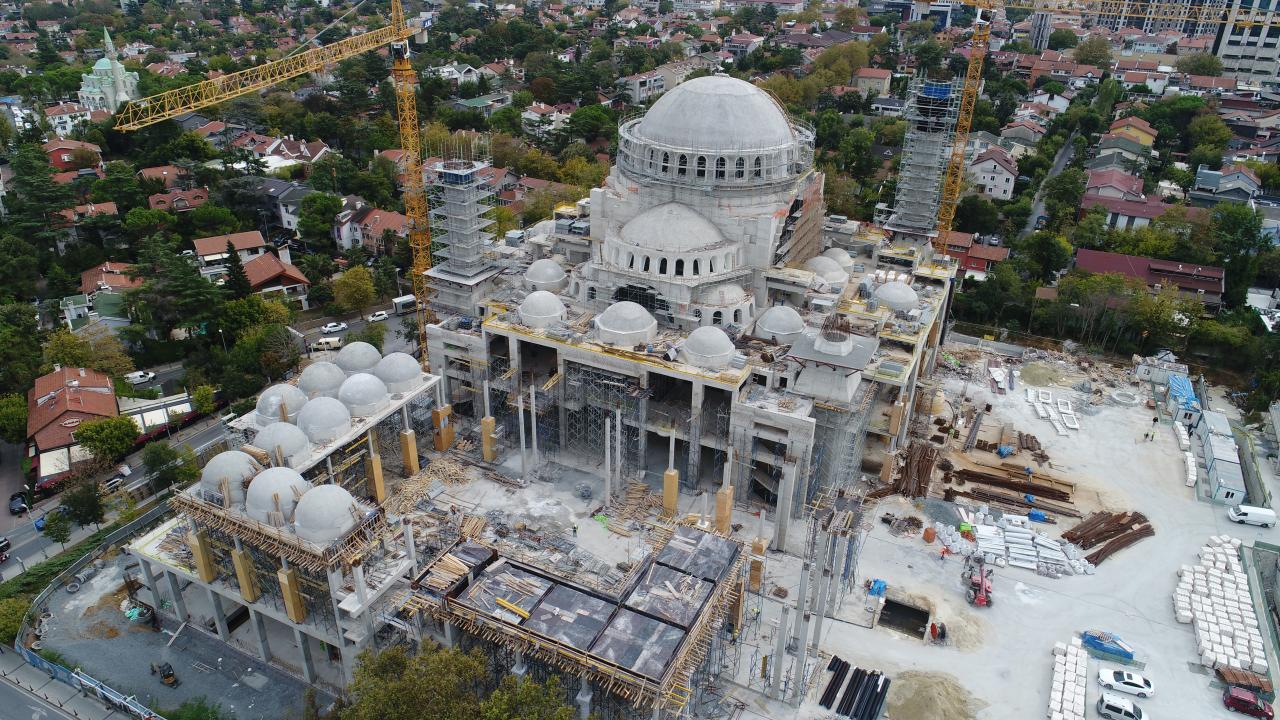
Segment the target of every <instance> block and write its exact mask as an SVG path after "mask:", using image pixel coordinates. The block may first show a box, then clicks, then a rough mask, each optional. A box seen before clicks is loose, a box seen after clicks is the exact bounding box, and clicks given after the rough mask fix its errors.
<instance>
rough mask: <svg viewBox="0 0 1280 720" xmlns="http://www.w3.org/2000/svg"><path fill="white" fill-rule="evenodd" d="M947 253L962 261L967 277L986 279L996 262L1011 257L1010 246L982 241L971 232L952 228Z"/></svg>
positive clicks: (948, 238) (962, 268)
mask: <svg viewBox="0 0 1280 720" xmlns="http://www.w3.org/2000/svg"><path fill="white" fill-rule="evenodd" d="M946 253H947V255H950V256H951V257H953V258H955V259H956V260H957V261H958V262H959V263H960V268H961V270H963V271H964V275H965V277H966V278H972V279H974V280H985V279H986V277H987V273H988V272H990V271H991V269H992V268H993V267H995V265H996V263H1000V262H1004V261H1005V260H1008V259H1009V248H1006V247H1000V246H999V245H992V244H990V243H984V242H982V239H981V238H975V237H974V236H973V235H972V234H971V233H962V232H959V231H957V230H952V231H951V232H950V234H948V235H947V250H946Z"/></svg>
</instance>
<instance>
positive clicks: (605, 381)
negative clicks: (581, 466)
mask: <svg viewBox="0 0 1280 720" xmlns="http://www.w3.org/2000/svg"><path fill="white" fill-rule="evenodd" d="M559 386H560V387H562V388H563V396H562V402H563V403H564V407H565V417H566V424H565V442H566V445H567V447H566V448H565V449H566V450H568V451H572V452H575V453H581V454H582V455H584V456H586V457H589V458H596V457H599V456H601V455H602V454H603V453H604V428H605V420H606V419H608V420H609V421H610V423H611V424H612V423H613V422H614V421H615V420H616V419H617V417H618V411H621V417H622V426H623V432H622V442H621V446H622V453H621V457H614V459H613V461H614V462H616V463H620V465H621V471H622V472H621V476H622V477H623V478H628V479H629V478H635V477H637V475H638V474H640V473H643V472H644V470H645V463H644V458H642V457H640V433H641V432H644V419H643V417H642V416H641V410H642V406H643V405H645V404H647V403H645V402H644V401H645V399H646V395H647V391H646V390H645V389H644V388H642V387H640V383H639V381H638V380H637V379H636V378H633V377H629V376H627V375H622V374H619V373H613V372H609V371H608V370H600V369H598V368H593V367H589V366H587V365H582V364H580V363H576V362H573V361H566V362H565V376H564V379H563V380H562V381H561V382H560V383H559ZM616 432H617V430H616V428H614V429H613V430H612V431H611V434H610V442H611V443H612V444H613V446H614V447H617V445H618V442H617V436H616V435H615V434H613V433H616Z"/></svg>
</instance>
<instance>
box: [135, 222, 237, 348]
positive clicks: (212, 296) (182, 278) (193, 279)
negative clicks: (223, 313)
mask: <svg viewBox="0 0 1280 720" xmlns="http://www.w3.org/2000/svg"><path fill="white" fill-rule="evenodd" d="M130 275H131V276H132V277H137V278H141V279H142V280H143V283H142V286H141V287H139V288H136V289H134V290H130V291H128V292H126V293H125V300H126V303H127V304H128V306H129V308H130V311H131V312H132V313H133V314H132V317H134V318H135V319H136V321H137V322H138V323H140V324H141V325H143V326H145V327H149V328H150V330H151V332H152V333H153V334H154V336H155V337H156V338H159V339H161V340H169V339H171V338H172V337H173V336H174V331H175V330H178V329H198V328H201V327H203V326H204V325H205V324H206V323H207V322H208V321H209V320H210V319H212V318H213V317H214V316H216V315H217V313H218V311H219V310H220V308H221V307H222V303H223V291H222V288H221V287H219V286H217V285H214V284H213V283H211V282H209V281H208V280H206V279H204V277H203V276H201V275H200V271H199V269H197V268H196V266H195V265H194V264H193V263H191V262H188V261H187V259H186V258H184V257H182V256H181V255H179V254H178V249H177V243H175V242H174V241H173V240H172V239H171V238H168V237H166V236H164V235H154V236H152V237H150V238H147V239H146V240H144V241H143V244H142V248H141V250H140V251H139V253H138V262H137V263H136V264H135V265H134V268H133V270H132V271H131V273H130Z"/></svg>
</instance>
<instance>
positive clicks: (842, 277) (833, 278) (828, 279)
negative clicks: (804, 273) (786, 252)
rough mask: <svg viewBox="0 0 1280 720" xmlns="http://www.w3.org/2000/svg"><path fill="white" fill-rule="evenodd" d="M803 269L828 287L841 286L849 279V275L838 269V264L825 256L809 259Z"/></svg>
mask: <svg viewBox="0 0 1280 720" xmlns="http://www.w3.org/2000/svg"><path fill="white" fill-rule="evenodd" d="M804 269H805V270H808V271H810V272H812V273H813V274H814V275H817V276H818V277H819V278H821V279H822V281H823V282H825V283H827V284H828V285H843V284H844V283H845V282H846V281H848V279H849V273H847V272H845V271H844V270H843V269H842V268H841V267H840V263H837V262H836V261H835V260H832V259H831V258H829V257H827V256H825V255H818V256H817V257H811V258H809V259H808V260H807V261H806V262H805V264H804Z"/></svg>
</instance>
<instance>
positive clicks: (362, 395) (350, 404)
mask: <svg viewBox="0 0 1280 720" xmlns="http://www.w3.org/2000/svg"><path fill="white" fill-rule="evenodd" d="M338 400H340V401H342V404H343V405H346V406H347V409H348V410H350V411H351V414H352V415H353V416H354V417H369V416H370V415H373V414H374V413H376V412H378V411H379V410H381V409H382V408H384V407H386V406H387V405H388V404H390V402H391V398H390V396H389V394H388V393H387V386H386V384H384V383H383V382H382V381H381V380H379V379H378V377H377V376H376V375H372V374H370V373H356V374H355V375H352V376H351V377H349V378H347V381H346V382H344V383H342V387H341V388H338Z"/></svg>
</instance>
